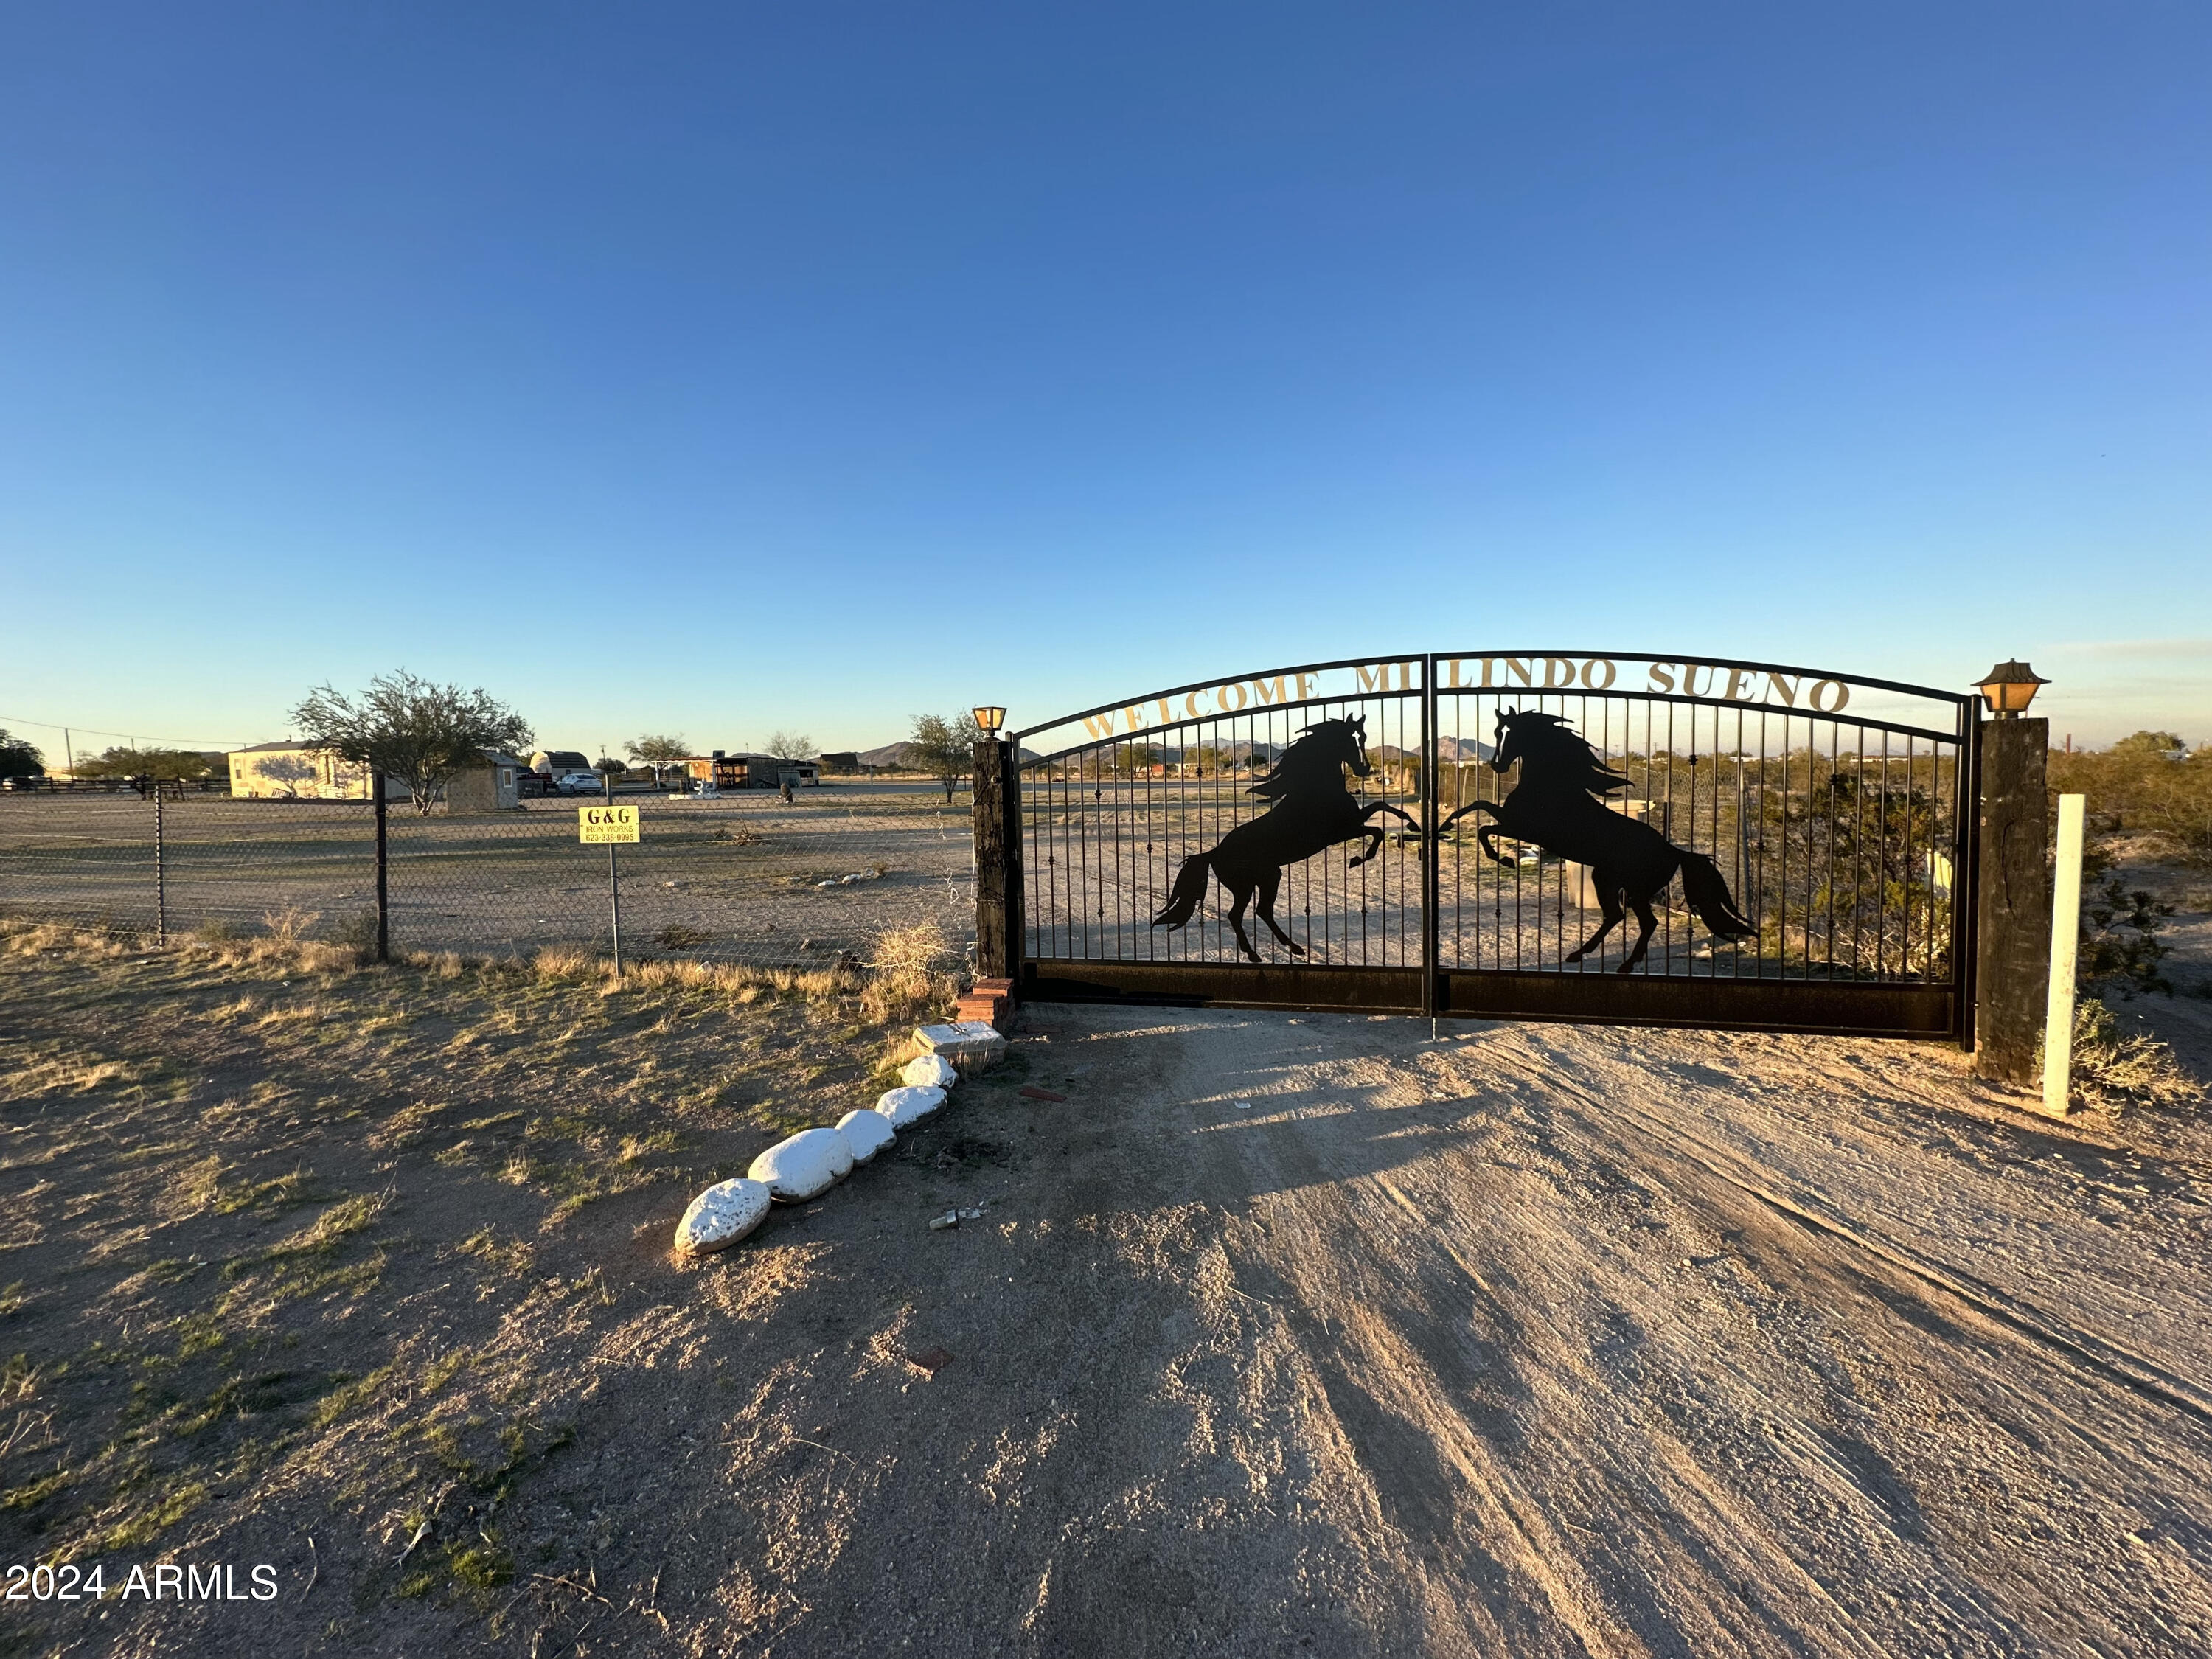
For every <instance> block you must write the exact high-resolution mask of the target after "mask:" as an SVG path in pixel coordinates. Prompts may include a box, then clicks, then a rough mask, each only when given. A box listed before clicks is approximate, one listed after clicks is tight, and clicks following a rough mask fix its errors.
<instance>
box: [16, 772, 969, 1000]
mask: <svg viewBox="0 0 2212 1659" xmlns="http://www.w3.org/2000/svg"><path fill="white" fill-rule="evenodd" d="M621 799H623V800H624V801H625V802H626V803H627V802H635V803H636V804H637V805H639V806H640V807H641V817H642V820H643V837H642V839H641V841H640V842H638V844H637V845H635V846H630V847H623V848H621V849H620V852H619V868H620V873H621V882H622V910H623V916H622V926H623V955H624V957H626V958H635V957H685V958H695V959H701V960H708V961H721V962H738V963H750V964H754V965H760V966H790V967H821V966H828V965H830V964H832V963H836V961H837V960H838V959H839V958H840V957H846V956H852V957H865V956H866V953H867V950H868V947H869V945H870V942H871V941H872V939H873V937H874V935H875V934H876V933H878V932H880V931H881V930H882V929H884V928H885V927H897V926H903V925H906V924H908V923H912V922H915V921H936V922H937V923H939V925H940V926H941V927H943V928H944V929H945V933H946V934H947V936H948V937H949V938H950V939H951V941H952V943H953V945H954V948H955V949H956V950H957V949H960V948H962V947H963V946H964V945H966V944H967V943H968V942H969V940H970V939H972V938H973V935H974V931H975V888H974V860H973V854H972V844H973V843H972V840H971V834H970V825H969V814H968V811H967V809H966V804H965V802H963V803H962V804H961V805H958V806H957V807H952V808H945V806H943V805H942V804H941V802H940V801H938V800H933V799H931V798H930V797H929V796H927V795H923V794H903V793H902V794H884V793H870V794H866V795H861V794H855V795H852V796H846V795H843V794H842V793H832V792H823V793H817V792H815V791H811V790H809V791H807V792H805V794H804V796H802V798H801V800H800V801H799V802H798V803H795V804H793V805H785V804H783V803H782V802H781V801H779V800H778V799H776V798H775V796H773V795H763V796H762V797H760V798H759V799H750V798H746V799H738V800H731V799H720V800H697V799H683V798H680V797H679V798H674V799H671V798H666V797H662V796H659V795H647V796H623V797H622V798H621ZM576 806H577V803H576V802H574V801H544V802H537V801H533V802H530V803H528V804H527V805H525V806H524V807H523V808H522V809H520V810H519V811H503V812H495V813H477V814H463V815H453V816H446V815H438V816H433V817H417V816H416V814H415V813H414V812H413V811H410V810H409V809H408V808H407V807H406V806H405V805H404V804H401V803H396V802H395V803H393V804H392V805H391V807H390V808H389V811H388V812H387V815H386V839H385V847H384V855H385V867H386V881H385V895H384V906H383V921H384V925H385V928H386V935H387V937H388V939H389V941H390V945H391V948H392V951H458V952H459V953H461V954H463V955H465V956H480V957H525V956H529V955H531V954H532V953H534V952H535V951H538V950H539V949H541V948H543V947H545V946H549V945H551V946H568V947H572V948H577V949H581V950H584V951H592V952H599V953H604V952H605V951H609V950H610V949H611V945H612V943H613V941H612V934H611V917H610V914H609V908H608V902H607V898H608V886H607V854H606V849H605V848H604V847H586V846H583V845H580V843H579V842H578V841H577V838H576ZM375 818H376V814H375V810H374V806H373V805H371V804H370V803H369V802H367V801H330V800H313V801H307V800H301V801H295V800H234V799H224V798H220V797H210V796H203V795H197V794H195V795H190V796H187V797H185V798H184V799H177V798H175V797H168V798H166V799H160V800H149V799H142V798H140V797H139V796H137V795H135V794H123V795H107V794H105V793H101V794H92V793H33V794H19V793H12V792H11V793H0V917H5V918H8V919H11V920H16V921H52V922H61V923H66V924H68V925H70V926H73V927H83V928H90V929H94V930H99V931H103V932H108V933H115V934H118V935H129V936H134V937H137V936H144V937H148V938H154V939H160V938H164V937H166V938H167V939H171V940H176V939H185V938H187V937H191V936H192V935H195V934H197V935H199V936H202V937H205V938H224V937H232V936H246V935H252V934H255V933H267V932H270V931H274V930H280V929H283V930H291V931H296V932H299V933H303V934H304V935H305V936H307V937H312V938H317V939H335V940H340V941H345V942H351V943H355V944H358V945H364V946H366V945H370V944H372V943H373V941H374V939H375V937H376V932H377V924H378V912H379V903H378V893H377V882H376V870H377V852H378V848H377V828H376V822H375Z"/></svg>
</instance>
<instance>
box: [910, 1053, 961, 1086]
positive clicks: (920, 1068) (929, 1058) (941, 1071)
mask: <svg viewBox="0 0 2212 1659" xmlns="http://www.w3.org/2000/svg"><path fill="white" fill-rule="evenodd" d="M899 1077H900V1078H901V1079H902V1080H903V1081H904V1082H906V1083H908V1084H909V1085H912V1086H913V1087H915V1088H917V1089H950V1088H951V1086H952V1085H954V1084H955V1083H957V1082H958V1081H959V1080H960V1073H957V1072H956V1071H954V1070H953V1069H952V1062H951V1060H947V1059H945V1057H944V1056H943V1055H942V1054H922V1055H920V1056H918V1057H916V1058H915V1059H913V1060H908V1061H907V1063H906V1069H905V1070H904V1071H902V1072H901V1073H899Z"/></svg>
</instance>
